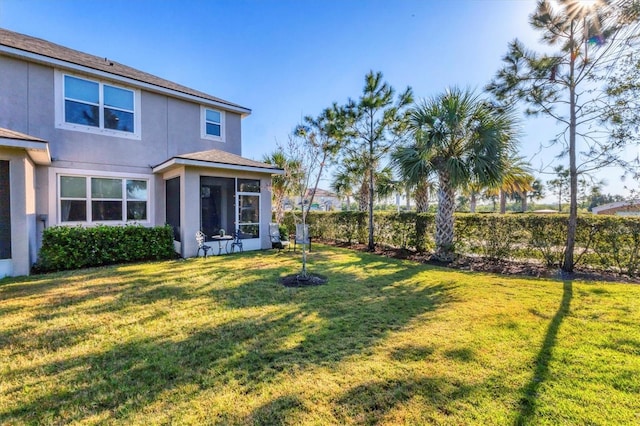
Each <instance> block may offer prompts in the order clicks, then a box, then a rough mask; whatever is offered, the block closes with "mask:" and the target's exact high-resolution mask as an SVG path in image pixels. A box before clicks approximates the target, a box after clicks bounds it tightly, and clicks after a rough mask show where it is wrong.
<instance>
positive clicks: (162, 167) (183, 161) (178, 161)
mask: <svg viewBox="0 0 640 426" xmlns="http://www.w3.org/2000/svg"><path fill="white" fill-rule="evenodd" d="M180 166H190V167H203V168H209V169H223V170H234V171H242V172H254V173H268V174H270V175H282V174H284V170H282V169H272V168H268V167H256V166H243V165H240V164H227V163H218V162H215V161H204V160H192V159H187V158H171V159H169V160H167V161H165V162H164V163H161V164H158V165H157V166H154V167H153V168H152V171H153V173H163V172H166V171H169V170H171V169H174V168H176V167H180Z"/></svg>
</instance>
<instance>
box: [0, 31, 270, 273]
mask: <svg viewBox="0 0 640 426" xmlns="http://www.w3.org/2000/svg"><path fill="white" fill-rule="evenodd" d="M250 113H251V111H250V110H249V109H247V108H245V107H242V106H240V105H236V104H234V103H231V102H227V101H225V100H222V99H218V98H216V97H214V96H211V95H208V94H205V93H201V92H199V91H196V90H193V89H190V88H188V87H184V86H181V85H179V84H176V83H173V82H171V81H167V80H164V79H161V78H158V77H155V76H153V75H150V74H147V73H145V72H142V71H139V70H136V69H133V68H130V67H127V66H125V65H122V64H119V63H117V62H115V61H112V60H110V59H106V58H102V57H97V56H93V55H89V54H86V53H82V52H78V51H76V50H72V49H69V48H66V47H63V46H60V45H56V44H53V43H50V42H48V41H45V40H42V39H38V38H33V37H29V36H26V35H22V34H18V33H15V32H11V31H7V30H3V29H0V278H1V277H3V276H7V275H9V276H11V275H25V274H28V273H29V270H30V268H31V266H32V264H33V263H34V262H35V261H36V259H37V253H38V248H39V247H40V245H41V235H42V230H43V229H44V228H45V227H48V226H54V225H70V226H76V225H82V226H92V225H95V224H113V225H122V224H126V223H137V224H142V225H144V226H156V225H164V224H165V223H167V224H169V225H171V226H172V227H173V229H174V235H175V246H176V251H177V252H178V253H179V254H180V255H182V256H183V257H190V256H194V255H195V254H196V250H197V243H196V241H195V239H194V235H195V233H196V231H198V230H199V229H201V230H203V231H204V232H205V234H207V235H213V234H215V233H218V231H219V230H220V229H224V230H225V231H226V232H227V233H228V234H231V233H232V232H234V230H240V231H241V235H242V236H243V238H244V240H243V246H244V249H245V250H252V249H261V248H269V247H271V244H270V241H269V235H268V223H269V221H270V212H271V194H270V183H271V175H272V174H274V173H281V170H279V169H277V168H274V167H272V166H270V165H267V164H263V163H260V162H257V161H253V160H250V159H247V158H244V157H242V156H241V155H242V138H241V122H242V119H243V117H246V116H247V115H249V114H250Z"/></svg>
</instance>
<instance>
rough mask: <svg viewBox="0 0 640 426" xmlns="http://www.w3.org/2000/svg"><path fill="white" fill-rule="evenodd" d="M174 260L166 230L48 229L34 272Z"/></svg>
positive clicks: (170, 236)
mask: <svg viewBox="0 0 640 426" xmlns="http://www.w3.org/2000/svg"><path fill="white" fill-rule="evenodd" d="M175 256H176V254H175V252H174V248H173V231H172V229H171V227H170V226H159V227H155V228H146V227H143V226H140V225H127V226H105V225H100V226H96V227H90V228H87V227H82V226H75V227H70V226H52V227H50V228H47V229H45V230H44V233H43V235H42V247H41V248H40V253H39V256H38V262H37V263H36V265H34V270H35V271H36V272H49V271H59V270H64V269H78V268H85V267H88V266H100V265H108V264H113V263H125V262H134V261H141V260H158V259H171V258H174V257H175Z"/></svg>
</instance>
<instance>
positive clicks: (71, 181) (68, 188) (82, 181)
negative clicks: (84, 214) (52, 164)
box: [60, 176, 87, 198]
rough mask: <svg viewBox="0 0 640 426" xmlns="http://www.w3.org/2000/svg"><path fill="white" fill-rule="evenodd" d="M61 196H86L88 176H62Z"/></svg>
mask: <svg viewBox="0 0 640 426" xmlns="http://www.w3.org/2000/svg"><path fill="white" fill-rule="evenodd" d="M60 196H61V197H64V198H86V197H87V181H86V178H84V177H78V176H60Z"/></svg>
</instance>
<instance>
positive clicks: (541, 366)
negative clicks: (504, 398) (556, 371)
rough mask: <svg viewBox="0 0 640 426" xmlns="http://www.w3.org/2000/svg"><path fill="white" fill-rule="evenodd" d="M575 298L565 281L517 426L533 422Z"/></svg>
mask: <svg viewBox="0 0 640 426" xmlns="http://www.w3.org/2000/svg"><path fill="white" fill-rule="evenodd" d="M572 297H573V285H572V283H571V281H564V283H563V292H562V301H561V302H560V306H559V307H558V311H557V312H556V314H555V315H554V317H553V319H552V320H551V323H550V324H549V327H548V328H547V333H546V335H545V338H544V341H543V342H542V348H540V351H539V352H538V356H537V357H536V359H535V366H536V368H535V371H534V373H533V377H532V379H531V381H530V382H529V383H528V384H527V385H526V386H525V387H524V388H523V389H522V397H521V399H520V411H519V413H518V417H517V418H516V421H515V424H518V425H524V424H529V423H531V422H532V420H533V418H534V416H535V414H536V407H537V400H538V396H539V395H538V392H539V389H540V386H541V385H542V384H543V383H544V381H545V380H546V379H547V377H548V375H549V363H550V362H551V359H552V355H553V348H554V347H555V345H556V340H557V336H558V331H559V330H560V325H561V324H562V321H563V320H564V318H565V317H566V316H567V314H568V313H569V308H570V305H571V299H572Z"/></svg>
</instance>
